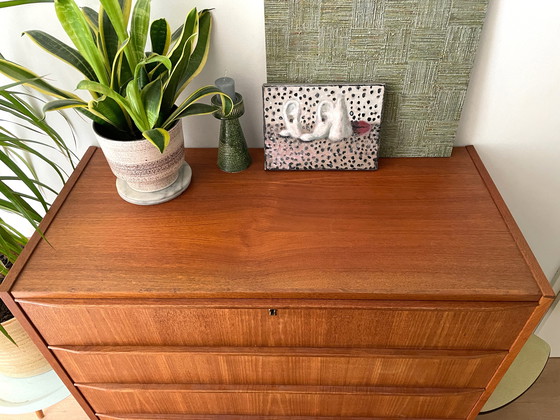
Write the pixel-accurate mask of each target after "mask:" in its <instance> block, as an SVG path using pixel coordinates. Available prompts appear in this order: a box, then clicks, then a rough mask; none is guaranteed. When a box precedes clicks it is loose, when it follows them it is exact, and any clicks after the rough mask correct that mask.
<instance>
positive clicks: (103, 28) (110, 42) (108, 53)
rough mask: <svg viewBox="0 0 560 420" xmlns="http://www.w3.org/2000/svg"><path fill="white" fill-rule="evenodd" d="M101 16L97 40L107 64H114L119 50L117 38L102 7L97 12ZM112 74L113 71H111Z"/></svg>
mask: <svg viewBox="0 0 560 420" xmlns="http://www.w3.org/2000/svg"><path fill="white" fill-rule="evenodd" d="M99 13H100V15H101V20H100V22H99V38H100V40H101V47H102V49H103V54H104V56H105V57H106V60H107V62H108V63H111V64H113V63H114V62H115V56H116V54H117V51H118V50H119V37H118V36H117V33H116V32H115V29H114V28H113V25H112V24H111V21H110V20H109V16H107V13H105V10H104V9H103V7H101V9H100V11H99ZM111 71H112V72H113V71H114V69H111Z"/></svg>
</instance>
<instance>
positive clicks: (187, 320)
mask: <svg viewBox="0 0 560 420" xmlns="http://www.w3.org/2000/svg"><path fill="white" fill-rule="evenodd" d="M109 302H110V303H106V302H104V303H100V302H99V301H93V300H91V301H88V300H87V299H84V300H75V301H74V300H71V299H64V300H48V299H45V300H42V301H31V300H28V301H20V304H21V305H22V307H23V309H24V311H25V312H26V314H27V315H28V316H29V317H30V318H31V320H32V321H33V323H34V325H35V326H36V327H37V328H38V330H39V331H40V332H41V335H42V336H43V337H44V338H45V339H46V341H47V343H48V344H49V345H55V346H64V345H136V346H158V345H164V346H194V347H204V346H211V347H216V346H224V347H229V346H234V347H253V346H259V347H268V346H270V347H373V348H423V349H477V350H484V349H487V350H507V349H509V347H510V346H511V344H512V343H513V341H514V340H515V338H516V337H517V334H518V333H519V331H520V330H521V329H522V327H523V326H524V325H525V323H526V321H527V319H528V318H529V316H530V314H531V313H532V311H533V309H534V307H535V305H534V304H531V303H526V304H525V303H520V304H519V303H517V304H516V303H500V304H499V303H496V304H491V303H488V304H485V303H440V304H437V303H433V302H428V303H426V304H423V303H418V304H414V303H402V302H383V303H375V304H370V305H364V306H365V308H364V309H362V308H348V307H339V306H336V305H334V304H333V306H331V307H304V308H297V307H283V306H282V302H281V301H279V302H273V303H274V304H275V306H262V307H254V306H253V307H220V306H217V307H208V306H203V305H202V304H199V305H200V306H196V305H192V304H188V305H187V304H185V305H182V304H179V303H176V304H173V303H172V302H170V303H165V304H156V303H137V304H131V303H130V301H123V303H122V304H119V303H114V302H112V301H109ZM126 302H128V303H126ZM341 305H348V304H347V303H344V302H343V303H342V304H341ZM270 308H274V309H276V312H273V314H275V315H270V311H269V309H270Z"/></svg>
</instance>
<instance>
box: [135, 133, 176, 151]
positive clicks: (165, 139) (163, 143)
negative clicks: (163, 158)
mask: <svg viewBox="0 0 560 420" xmlns="http://www.w3.org/2000/svg"><path fill="white" fill-rule="evenodd" d="M142 135H143V136H144V138H145V139H147V140H148V141H149V142H150V143H152V144H153V145H154V146H156V147H157V148H158V149H159V151H160V152H161V153H163V151H164V150H165V148H166V147H167V145H168V144H169V141H170V136H169V131H167V130H164V129H163V128H154V129H152V130H146V131H144V132H143V133H142Z"/></svg>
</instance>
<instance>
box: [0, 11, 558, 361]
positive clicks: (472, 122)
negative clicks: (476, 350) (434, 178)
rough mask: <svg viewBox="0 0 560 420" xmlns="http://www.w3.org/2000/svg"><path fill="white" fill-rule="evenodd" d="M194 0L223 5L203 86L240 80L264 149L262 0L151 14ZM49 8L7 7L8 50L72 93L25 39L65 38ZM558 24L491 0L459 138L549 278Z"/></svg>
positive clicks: (252, 128)
mask: <svg viewBox="0 0 560 420" xmlns="http://www.w3.org/2000/svg"><path fill="white" fill-rule="evenodd" d="M80 4H82V5H83V4H89V5H95V4H97V2H96V1H94V0H89V1H84V2H80ZM185 4H188V6H186V5H185ZM194 5H197V6H199V7H207V8H211V7H214V8H215V10H214V12H213V14H214V18H215V19H214V21H215V26H214V33H213V44H212V47H211V55H210V58H209V60H208V64H207V66H206V69H205V71H204V72H203V74H202V75H201V78H200V79H199V80H198V84H199V85H201V84H206V83H211V82H212V81H213V80H214V79H216V78H217V77H219V76H222V75H228V76H231V77H233V78H235V79H236V81H237V86H238V88H237V90H238V92H240V93H241V94H243V95H244V97H245V102H246V108H247V113H246V115H245V116H244V117H243V118H242V124H243V128H244V131H245V136H246V138H247V141H248V143H249V146H261V145H262V134H261V132H262V111H261V85H262V83H263V82H264V81H265V74H266V70H265V42H264V18H263V13H264V11H263V1H262V0H243V1H231V0H206V1H202V0H198V1H189V2H185V1H183V0H165V1H163V0H153V6H152V17H153V18H158V17H162V16H163V17H166V18H168V19H169V21H170V22H171V24H172V26H173V27H176V26H177V25H179V24H180V23H181V21H182V19H183V16H184V15H185V14H186V11H187V8H188V7H191V6H194ZM51 7H52V6H51V5H49V4H46V5H33V6H30V7H26V8H14V9H11V10H9V9H8V10H2V11H0V39H1V40H2V41H1V44H0V45H1V47H0V52H2V54H4V55H5V56H6V57H7V58H10V59H13V60H15V61H17V62H20V63H22V64H25V65H27V66H29V67H31V68H32V69H37V71H38V72H39V73H40V74H47V75H49V77H50V78H51V79H55V80H57V81H61V80H62V81H64V83H62V84H63V85H64V87H65V88H66V89H69V90H71V89H73V86H75V84H76V82H77V81H78V80H79V77H78V75H77V74H76V73H74V72H71V71H69V70H68V69H67V68H66V67H64V66H62V65H61V64H60V63H59V62H58V61H57V60H55V59H53V58H51V57H50V56H49V55H48V54H47V53H44V52H42V51H40V50H39V49H38V48H37V47H36V46H34V45H32V43H31V41H29V40H28V39H22V38H20V36H19V33H21V32H22V31H23V30H26V29H43V30H45V31H47V32H49V33H52V34H53V35H54V34H56V35H57V36H59V37H61V38H63V37H64V34H62V31H61V30H60V29H58V23H57V22H56V20H55V19H54V16H53V14H52V13H51V12H50V10H51ZM559 21H560V2H557V1H556V0H533V1H531V2H528V1H527V0H490V7H489V12H488V18H487V22H486V25H485V27H484V32H483V37H482V41H481V46H480V49H479V54H478V57H477V61H476V64H475V68H474V70H473V75H472V81H471V85H470V87H469V94H468V97H467V102H466V104H465V109H464V112H463V116H462V119H461V125H460V128H459V132H458V134H457V145H466V144H475V145H476V146H477V149H478V151H479V153H480V155H481V157H482V159H483V161H484V163H485V164H486V166H487V168H488V170H489V171H490V173H491V175H492V177H493V179H494V181H495V182H496V184H497V186H498V188H499V190H500V192H501V193H502V195H503V197H504V199H505V201H506V202H507V204H508V206H509V207H510V210H511V211H512V213H513V215H514V217H515V219H516V220H517V222H518V224H519V226H520V228H521V230H522V231H523V233H524V235H525V237H526V238H527V241H528V242H529V245H530V246H531V248H532V249H533V251H534V253H535V255H536V257H537V259H538V260H539V262H540V264H541V265H542V267H543V270H544V272H545V274H546V275H547V276H548V278H549V279H551V278H552V276H553V274H554V272H555V271H556V269H557V268H558V266H559V265H560V194H559V192H560V169H559V166H560V165H559V164H560V134H559V133H560V118H559V115H558V114H559V112H560V104H559V102H560V81H559V80H560V48H559V47H558V45H559V41H560V25H559V24H558V22H559ZM45 69H46V70H45ZM185 126H186V128H185V132H186V137H187V139H186V144H187V146H196V147H201V146H203V147H215V146H216V144H217V138H218V123H217V121H215V120H214V119H213V118H212V117H210V116H206V117H194V118H191V119H189V120H188V124H185ZM76 129H77V132H78V136H79V141H80V145H81V151H83V150H84V149H85V147H86V146H87V145H89V144H95V140H94V138H93V136H92V134H91V131H90V129H89V124H88V123H87V122H85V121H83V122H79V123H78V124H77V127H76ZM559 287H560V284H558V285H557V286H556V289H557V290H558V288H559ZM559 325H560V306H559V309H557V310H556V311H555V312H554V313H552V314H551V315H550V316H549V317H548V319H547V320H546V323H545V324H544V325H542V327H541V328H540V329H539V335H541V336H542V337H543V338H544V339H546V340H547V341H548V342H549V343H550V344H552V347H553V354H554V355H555V356H560V328H558V326H559Z"/></svg>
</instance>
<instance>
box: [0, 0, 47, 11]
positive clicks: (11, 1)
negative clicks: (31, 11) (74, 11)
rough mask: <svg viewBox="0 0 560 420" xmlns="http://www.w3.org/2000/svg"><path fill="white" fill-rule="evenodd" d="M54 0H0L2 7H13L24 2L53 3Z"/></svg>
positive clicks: (0, 6) (0, 7)
mask: <svg viewBox="0 0 560 420" xmlns="http://www.w3.org/2000/svg"><path fill="white" fill-rule="evenodd" d="M52 2H54V0H8V1H2V2H0V9H2V8H4V7H13V6H21V5H24V4H33V3H52Z"/></svg>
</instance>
